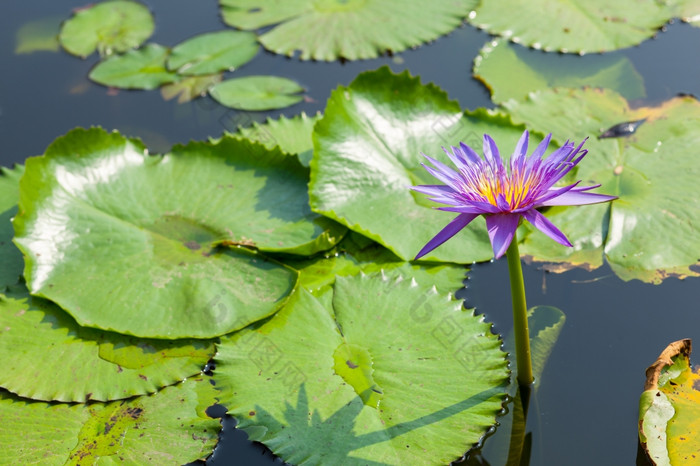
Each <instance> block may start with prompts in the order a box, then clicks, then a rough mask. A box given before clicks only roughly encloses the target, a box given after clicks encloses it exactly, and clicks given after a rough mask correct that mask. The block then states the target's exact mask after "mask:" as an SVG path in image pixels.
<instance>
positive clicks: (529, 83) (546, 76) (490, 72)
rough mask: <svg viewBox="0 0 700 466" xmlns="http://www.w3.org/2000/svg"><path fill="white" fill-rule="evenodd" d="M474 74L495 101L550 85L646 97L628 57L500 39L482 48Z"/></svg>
mask: <svg viewBox="0 0 700 466" xmlns="http://www.w3.org/2000/svg"><path fill="white" fill-rule="evenodd" d="M513 75H517V76H518V79H513ZM474 76H475V77H476V78H477V79H479V80H481V81H483V82H484V84H486V86H487V87H488V88H489V89H491V99H492V100H493V101H494V102H497V103H502V102H505V101H506V100H509V99H516V100H521V99H524V98H525V97H527V95H528V93H530V92H532V91H537V90H541V89H549V88H551V87H579V86H591V87H604V88H609V89H613V90H615V91H617V92H619V93H620V94H621V95H622V96H624V97H625V98H626V99H628V100H631V99H639V98H641V97H645V96H646V91H645V89H644V81H643V79H642V76H641V75H640V74H639V73H638V72H637V70H636V69H635V68H634V65H633V64H632V62H630V60H629V58H627V57H624V56H621V55H615V54H603V55H589V56H586V57H575V56H570V55H561V54H552V53H543V52H534V51H533V50H527V49H525V48H523V47H520V46H518V45H514V44H513V43H512V42H508V41H506V40H503V39H500V40H494V41H491V42H488V43H487V44H486V45H485V46H484V47H483V48H482V49H481V53H480V54H479V56H478V57H476V59H475V60H474Z"/></svg>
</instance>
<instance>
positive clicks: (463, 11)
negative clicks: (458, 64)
mask: <svg viewBox="0 0 700 466" xmlns="http://www.w3.org/2000/svg"><path fill="white" fill-rule="evenodd" d="M477 3H478V2H476V1H475V0H451V1H448V2H435V3H433V4H431V5H430V11H429V13H428V12H426V9H425V2H423V1H421V0H321V1H319V0H284V1H268V0H219V4H220V5H221V14H222V17H223V19H224V22H226V23H227V24H229V25H231V26H234V27H237V28H241V29H257V28H261V27H266V26H274V27H273V28H272V29H271V30H269V31H267V32H265V33H264V34H262V35H261V36H260V42H261V43H262V44H263V46H265V48H266V49H268V50H270V51H273V52H275V53H279V54H282V55H289V56H292V55H294V53H295V52H296V51H297V50H299V51H301V55H300V58H301V59H302V60H325V61H331V60H336V59H338V58H344V59H347V60H358V59H363V58H374V57H377V56H378V55H380V54H381V53H384V52H386V51H389V52H392V53H396V52H400V51H402V50H405V49H407V48H408V47H415V46H417V45H420V44H422V43H425V42H428V41H431V40H434V39H437V38H438V37H439V36H441V35H443V34H447V33H448V32H450V31H452V30H453V29H454V28H456V27H457V26H459V24H460V23H461V22H462V21H463V20H464V19H465V18H466V16H467V14H469V11H470V10H471V9H472V8H473V7H474V6H476V4H477Z"/></svg>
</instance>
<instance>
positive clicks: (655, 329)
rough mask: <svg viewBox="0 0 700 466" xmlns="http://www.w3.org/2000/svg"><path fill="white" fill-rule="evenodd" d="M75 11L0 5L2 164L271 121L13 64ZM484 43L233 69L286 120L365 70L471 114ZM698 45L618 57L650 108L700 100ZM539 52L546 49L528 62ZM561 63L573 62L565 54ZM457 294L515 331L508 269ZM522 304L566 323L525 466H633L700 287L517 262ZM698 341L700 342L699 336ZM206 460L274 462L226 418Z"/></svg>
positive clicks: (538, 401)
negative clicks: (554, 313)
mask: <svg viewBox="0 0 700 466" xmlns="http://www.w3.org/2000/svg"><path fill="white" fill-rule="evenodd" d="M146 4H147V5H148V6H149V7H150V8H151V9H152V11H154V13H155V17H156V32H155V35H154V37H153V38H152V41H154V42H157V43H161V44H163V45H170V46H172V45H175V44H177V43H178V42H180V41H182V40H184V39H186V38H188V37H191V36H193V35H195V34H198V33H202V32H209V31H214V30H218V29H222V28H223V27H224V26H223V24H222V23H221V22H220V21H219V18H218V9H217V3H216V2H215V1H214V0H206V1H204V0H151V1H147V2H146ZM81 5H82V4H81V3H77V2H72V1H68V0H30V1H26V2H7V1H6V2H3V4H2V6H0V63H1V64H2V68H1V69H2V74H0V84H1V85H0V144H1V145H0V164H2V165H11V164H12V163H21V162H22V161H23V160H24V159H25V158H26V157H29V156H32V155H37V154H40V153H42V152H43V151H44V149H45V148H46V146H47V145H48V144H49V143H50V142H51V141H53V140H54V139H55V138H56V137H58V136H60V135H62V134H64V133H66V132H67V131H68V130H70V129H71V128H73V127H76V126H91V125H101V126H103V127H105V128H107V129H118V130H120V131H121V132H122V133H124V134H126V135H129V136H137V137H141V138H142V139H143V140H144V141H145V143H146V144H147V145H148V146H149V148H150V150H151V151H152V152H159V151H164V150H167V149H169V148H170V146H172V144H174V143H176V142H186V141H188V140H190V139H195V140H198V139H205V138H208V137H210V136H214V137H215V136H218V135H220V134H221V132H222V131H223V130H225V129H229V130H233V129H235V127H236V126H237V125H238V124H246V123H249V122H251V121H254V120H262V119H263V118H264V117H265V116H266V114H265V113H249V112H236V111H234V110H229V109H226V108H224V107H221V106H219V105H218V104H216V103H214V102H213V101H211V100H210V99H199V100H198V101H195V102H193V103H190V104H185V105H180V104H177V103H175V102H165V101H164V100H163V99H162V98H161V97H160V94H159V92H158V91H135V92H124V91H120V92H119V93H118V94H117V95H108V93H107V90H106V89H105V88H103V87H101V86H98V85H96V84H92V83H90V82H89V81H88V80H87V74H88V72H89V70H90V68H91V67H92V66H93V65H94V64H95V63H96V61H97V58H96V57H95V56H92V57H90V58H88V59H87V60H80V59H77V58H75V57H71V56H69V55H67V54H65V53H62V52H59V53H51V52H39V53H34V54H31V55H14V47H15V32H16V31H17V29H18V28H19V27H20V26H21V25H22V24H24V23H25V22H27V21H30V20H35V19H39V18H43V17H47V16H54V15H58V16H63V17H68V15H69V13H70V10H71V8H74V7H78V6H81ZM486 40H488V35H486V34H484V33H482V32H480V31H477V30H475V29H473V28H471V27H468V26H465V27H463V28H460V29H458V30H457V31H455V32H453V33H452V34H451V35H450V36H448V37H445V38H442V39H440V40H438V41H436V42H435V43H433V44H429V45H426V46H423V47H420V48H419V49H417V50H411V51H407V52H403V53H400V54H398V55H397V56H395V57H382V58H380V59H376V60H367V61H362V62H354V63H346V64H339V63H306V62H299V61H297V60H290V59H286V58H284V57H279V56H274V55H271V54H267V53H265V52H261V53H260V54H259V56H258V57H257V58H256V59H255V60H254V61H253V62H251V63H249V64H248V65H246V66H244V67H243V68H241V69H240V70H238V71H237V72H236V74H237V75H238V76H243V75H246V74H274V75H283V76H287V77H290V78H292V79H295V80H297V81H299V82H300V83H302V85H304V86H305V87H306V88H307V89H308V92H307V95H308V96H309V97H311V100H312V101H310V102H304V103H301V104H298V105H296V106H294V107H290V108H288V109H284V110H282V111H273V112H270V113H269V114H270V115H271V116H273V117H276V116H277V115H279V114H280V113H283V114H285V115H288V116H291V115H294V114H297V113H299V112H301V111H305V112H307V113H315V112H316V111H318V110H321V109H323V107H324V106H325V101H326V99H327V98H328V95H329V93H330V91H331V90H332V89H333V88H335V87H336V86H337V85H339V84H348V83H350V82H351V81H352V80H353V78H354V77H355V76H356V75H357V74H358V73H359V72H361V71H364V70H371V69H376V68H378V67H379V66H382V65H389V66H390V67H391V68H392V69H394V70H395V71H400V70H403V69H409V70H411V72H412V73H413V74H417V75H420V76H421V77H422V79H423V81H424V82H428V81H432V82H434V83H436V84H437V85H438V86H440V87H442V88H443V89H444V90H446V91H447V92H448V94H449V95H450V96H451V97H452V98H454V99H458V100H459V101H460V103H461V104H462V106H463V107H465V108H470V109H473V108H476V107H482V106H490V105H491V104H490V100H489V95H488V92H487V90H486V89H485V88H484V87H483V86H482V85H481V84H479V83H478V82H476V81H475V80H473V79H471V77H470V76H471V66H472V60H473V58H474V57H475V56H476V54H477V53H478V50H479V49H480V48H481V46H482V45H483V44H484V42H485V41H486ZM698 49H700V29H696V28H692V27H690V26H687V25H683V24H673V25H671V26H669V27H668V28H667V30H666V31H665V32H663V33H660V34H659V36H658V37H657V38H656V39H654V40H650V41H647V42H645V43H644V44H642V45H641V46H638V47H634V48H631V49H628V50H625V51H622V52H618V53H621V54H623V55H625V56H627V57H629V58H630V59H631V60H632V62H633V64H634V66H635V67H636V68H637V70H638V71H639V72H640V73H641V74H642V75H643V76H644V79H645V85H646V88H647V95H648V97H647V99H646V100H645V101H644V102H639V103H649V104H654V103H658V102H660V101H662V100H665V99H668V98H671V97H673V96H674V95H676V94H678V93H690V94H694V95H700V60H695V59H692V58H691V57H689V56H688V55H687V53H686V54H684V53H682V52H681V51H682V50H686V51H687V50H698ZM532 53H541V52H532ZM560 59H562V60H568V59H571V57H564V56H562V57H560ZM470 276H471V278H470V280H469V282H468V283H469V287H468V288H467V290H466V292H465V295H466V298H467V304H468V305H469V306H475V307H476V308H477V311H478V312H480V313H484V314H486V316H487V320H489V321H491V322H494V324H495V330H496V331H498V332H501V333H505V332H507V331H508V330H509V329H510V326H511V316H510V312H511V311H510V301H509V296H508V294H507V293H503V292H502V290H503V289H507V286H508V285H507V270H506V263H505V261H499V262H496V263H487V264H481V265H477V266H475V267H474V268H473V269H472V271H471V273H470ZM525 282H526V287H527V293H528V304H529V305H537V304H547V305H552V306H556V307H559V308H560V309H562V310H563V311H564V312H565V314H566V319H567V320H566V325H565V326H564V329H563V331H562V334H561V337H560V339H559V342H558V343H557V346H556V347H555V349H554V353H553V354H552V356H551V358H550V361H549V364H548V366H547V368H546V370H545V373H544V374H543V376H542V379H541V383H540V389H539V391H538V393H537V396H536V398H535V399H534V400H533V404H532V405H531V406H532V407H531V414H530V424H529V425H530V430H531V431H532V454H531V457H530V461H529V464H531V465H590V464H610V465H621V464H634V462H635V459H636V455H637V431H636V429H637V403H638V399H639V395H640V393H641V391H642V389H643V382H644V369H645V368H646V367H647V366H648V365H649V364H650V363H651V362H653V361H654V360H655V359H656V357H657V356H658V354H659V352H660V351H661V350H662V349H663V348H664V347H665V346H666V345H667V344H668V343H669V342H671V341H674V340H677V339H680V338H695V335H696V334H698V333H700V312H698V304H697V303H698V302H699V301H700V299H699V298H700V286H699V285H700V280H698V279H687V280H685V281H680V280H676V279H670V280H667V281H666V282H664V283H663V284H662V285H647V284H643V283H641V282H638V281H633V282H629V283H625V282H622V281H621V280H620V279H618V278H617V277H616V276H615V275H614V274H612V272H611V271H610V270H609V269H608V268H607V267H604V268H602V269H599V270H596V271H594V272H585V271H581V270H575V271H571V272H567V273H564V274H561V275H556V274H547V273H545V272H543V271H541V270H540V269H538V268H537V267H536V266H525ZM698 338H700V335H698ZM209 463H210V464H217V465H218V464H238V465H256V464H274V463H277V464H279V460H277V461H275V460H274V459H273V458H272V456H271V455H270V454H269V453H264V449H263V448H262V447H260V446H254V445H252V444H250V443H249V442H247V440H246V439H245V435H244V434H243V433H242V432H238V431H235V430H233V429H232V421H230V420H229V421H226V429H225V430H224V433H223V437H222V441H221V443H220V445H219V447H217V450H216V452H215V454H214V456H213V457H212V458H211V459H210V460H209Z"/></svg>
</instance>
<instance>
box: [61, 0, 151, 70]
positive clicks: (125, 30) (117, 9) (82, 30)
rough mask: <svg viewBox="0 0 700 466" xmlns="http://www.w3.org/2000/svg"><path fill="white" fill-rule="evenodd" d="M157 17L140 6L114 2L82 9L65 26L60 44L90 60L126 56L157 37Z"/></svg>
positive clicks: (74, 53) (131, 3)
mask: <svg viewBox="0 0 700 466" xmlns="http://www.w3.org/2000/svg"><path fill="white" fill-rule="evenodd" d="M153 28H154V23H153V16H151V12H150V11H148V8H146V7H145V6H143V5H142V4H140V3H137V2H132V1H125V0H114V1H109V2H102V3H98V4H95V5H91V6H88V7H86V8H82V9H80V10H78V11H76V12H75V14H74V15H73V17H71V18H70V19H68V20H67V21H66V22H64V23H63V26H62V27H61V33H60V35H59V40H60V41H61V45H62V46H63V48H64V49H66V51H68V52H69V53H71V54H73V55H77V56H79V57H83V58H85V57H87V56H88V55H90V54H91V53H92V52H94V51H95V49H97V51H98V53H99V54H100V55H103V56H104V55H110V54H112V53H123V52H126V51H127V50H129V49H133V48H136V47H138V46H139V45H141V44H143V43H144V42H145V41H146V39H148V38H149V37H151V34H153Z"/></svg>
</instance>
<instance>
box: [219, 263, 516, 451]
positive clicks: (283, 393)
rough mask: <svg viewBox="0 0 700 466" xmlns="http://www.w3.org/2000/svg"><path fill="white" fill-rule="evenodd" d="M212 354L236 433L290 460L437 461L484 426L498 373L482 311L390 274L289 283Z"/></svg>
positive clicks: (499, 393) (500, 359) (503, 377)
mask: <svg viewBox="0 0 700 466" xmlns="http://www.w3.org/2000/svg"><path fill="white" fill-rule="evenodd" d="M330 295H332V296H330ZM310 328H312V329H313V333H312V334H310V333H309V329H310ZM344 358H347V359H346V360H344V361H343V359H344ZM216 360H217V369H216V374H215V380H216V384H217V385H216V386H217V388H219V389H220V390H221V397H220V398H221V402H222V404H224V405H225V406H227V407H228V409H229V413H231V414H232V415H234V416H235V417H236V418H237V420H238V422H239V423H238V428H241V429H243V430H244V431H245V432H246V433H247V434H248V436H249V438H250V439H251V440H255V441H259V442H263V443H264V444H266V445H267V446H268V447H270V449H271V450H272V451H273V452H274V453H275V454H277V455H279V456H280V457H282V459H284V460H285V461H287V462H289V463H292V464H299V463H302V462H303V463H305V464H447V463H449V462H450V461H451V460H454V459H456V458H458V457H460V456H461V455H462V454H463V453H464V452H465V451H466V450H467V449H469V448H470V447H471V446H472V445H473V444H474V443H476V442H477V441H478V440H479V439H480V438H482V437H483V435H484V434H485V433H486V431H487V430H488V429H489V427H490V426H491V425H493V424H494V422H495V416H496V413H497V412H499V411H500V409H501V403H502V402H503V400H504V397H505V392H504V389H505V384H506V381H507V377H508V369H507V366H506V361H505V354H504V353H503V352H502V351H501V350H500V344H499V340H498V338H497V337H496V336H495V335H493V334H492V333H491V331H490V326H489V324H487V323H485V322H484V321H483V317H477V316H475V315H474V314H473V312H472V311H468V310H465V309H464V308H463V307H462V304H461V302H458V301H454V300H452V299H451V298H450V296H449V295H442V294H439V293H438V292H437V291H436V290H435V289H434V288H433V287H432V286H430V285H425V284H422V283H419V282H416V280H414V279H412V278H410V277H407V278H402V277H401V276H400V275H398V274H396V273H393V272H390V273H386V274H372V275H363V276H355V277H338V278H337V279H336V281H335V285H334V288H333V290H332V291H331V289H328V291H327V296H322V297H321V298H316V297H313V296H312V295H311V294H309V293H308V292H307V291H305V290H303V289H299V290H298V292H296V293H295V294H294V296H293V297H292V298H291V299H290V302H289V305H288V306H286V307H285V308H284V309H283V310H282V311H280V312H279V313H278V314H276V315H275V316H274V317H273V318H271V319H270V320H269V321H267V322H266V323H265V324H264V325H261V326H259V327H258V328H248V329H245V330H243V331H241V332H237V333H235V334H233V335H231V336H228V337H226V338H224V339H223V340H222V342H221V344H220V345H219V346H218V356H217V358H216ZM260 393H265V396H264V397H261V396H260Z"/></svg>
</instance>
